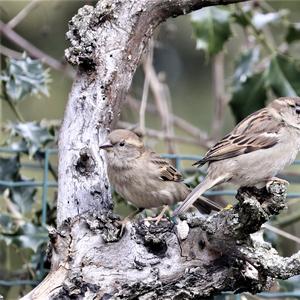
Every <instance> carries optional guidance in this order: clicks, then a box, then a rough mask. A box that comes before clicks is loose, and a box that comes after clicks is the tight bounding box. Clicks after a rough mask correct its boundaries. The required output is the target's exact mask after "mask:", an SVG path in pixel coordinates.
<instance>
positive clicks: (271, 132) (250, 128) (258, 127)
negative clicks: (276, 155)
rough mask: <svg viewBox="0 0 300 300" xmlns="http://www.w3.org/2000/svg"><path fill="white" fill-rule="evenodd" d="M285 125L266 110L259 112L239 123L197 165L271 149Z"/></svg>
mask: <svg viewBox="0 0 300 300" xmlns="http://www.w3.org/2000/svg"><path fill="white" fill-rule="evenodd" d="M282 126H283V124H281V123H280V121H278V120H276V119H275V118H274V117H273V115H272V114H271V113H270V112H268V111H267V110H266V109H262V110H260V111H257V112H255V113H253V114H252V115H250V116H249V117H247V118H246V119H244V120H243V121H242V122H241V123H239V124H238V125H237V126H236V127H235V128H234V130H233V131H232V132H231V133H230V134H228V135H227V136H225V137H224V138H223V139H222V140H221V141H219V142H218V143H217V144H215V145H214V146H213V147H212V148H211V149H210V150H209V151H208V152H207V153H206V155H205V156H204V158H203V159H202V160H200V161H198V162H196V163H195V164H196V165H199V166H201V165H204V164H205V163H207V162H213V161H218V160H223V159H228V158H231V157H235V156H239V155H241V154H245V153H250V152H253V151H256V150H260V149H267V148H271V147H273V146H274V145H276V144H277V142H278V135H277V134H278V131H279V130H280V129H281V127H282Z"/></svg>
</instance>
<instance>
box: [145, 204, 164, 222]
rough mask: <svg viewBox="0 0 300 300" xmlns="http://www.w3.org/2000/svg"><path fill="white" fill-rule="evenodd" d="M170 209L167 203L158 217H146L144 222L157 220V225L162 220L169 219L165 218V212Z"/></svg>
mask: <svg viewBox="0 0 300 300" xmlns="http://www.w3.org/2000/svg"><path fill="white" fill-rule="evenodd" d="M167 209H168V205H165V206H164V208H163V209H162V211H161V212H160V214H159V215H158V216H156V217H148V218H146V219H144V222H147V221H148V222H150V221H153V222H154V221H155V225H158V224H159V222H160V221H168V219H167V218H164V214H165V212H166V210H167Z"/></svg>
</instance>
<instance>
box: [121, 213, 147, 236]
mask: <svg viewBox="0 0 300 300" xmlns="http://www.w3.org/2000/svg"><path fill="white" fill-rule="evenodd" d="M143 210H144V209H143V208H137V209H136V210H135V211H133V212H132V213H130V214H129V215H128V216H127V217H125V218H124V219H123V220H122V221H120V222H119V223H120V224H121V231H120V236H122V235H123V232H124V229H125V227H126V224H127V223H128V222H130V221H131V220H132V219H133V218H134V217H135V216H136V215H137V214H139V213H140V212H142V211H143Z"/></svg>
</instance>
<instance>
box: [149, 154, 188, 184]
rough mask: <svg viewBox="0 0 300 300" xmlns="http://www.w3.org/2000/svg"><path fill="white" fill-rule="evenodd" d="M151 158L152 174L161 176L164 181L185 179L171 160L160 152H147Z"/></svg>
mask: <svg viewBox="0 0 300 300" xmlns="http://www.w3.org/2000/svg"><path fill="white" fill-rule="evenodd" d="M146 156H148V158H149V159H147V161H148V162H149V167H150V168H151V169H152V170H153V172H152V174H155V176H157V177H159V179H161V180H163V181H176V182H179V181H183V177H182V174H181V173H180V172H179V171H178V170H177V169H176V168H174V167H173V166H172V165H171V163H170V161H169V160H167V159H164V158H162V157H160V156H159V155H158V154H156V153H155V152H152V151H148V152H147V153H146Z"/></svg>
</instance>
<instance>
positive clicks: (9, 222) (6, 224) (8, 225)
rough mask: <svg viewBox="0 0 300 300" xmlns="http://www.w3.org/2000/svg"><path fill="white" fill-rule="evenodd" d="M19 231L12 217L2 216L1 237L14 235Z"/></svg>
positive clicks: (0, 220) (0, 217)
mask: <svg viewBox="0 0 300 300" xmlns="http://www.w3.org/2000/svg"><path fill="white" fill-rule="evenodd" d="M17 230H18V226H17V225H16V223H15V222H14V219H13V218H12V217H11V216H10V215H7V214H0V235H1V234H14V233H16V231H17ZM0 239H1V238H0Z"/></svg>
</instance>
